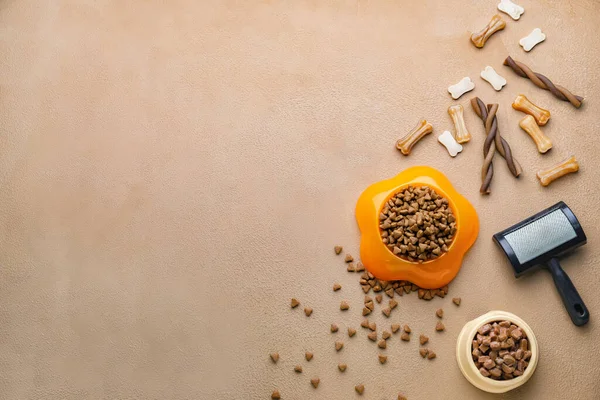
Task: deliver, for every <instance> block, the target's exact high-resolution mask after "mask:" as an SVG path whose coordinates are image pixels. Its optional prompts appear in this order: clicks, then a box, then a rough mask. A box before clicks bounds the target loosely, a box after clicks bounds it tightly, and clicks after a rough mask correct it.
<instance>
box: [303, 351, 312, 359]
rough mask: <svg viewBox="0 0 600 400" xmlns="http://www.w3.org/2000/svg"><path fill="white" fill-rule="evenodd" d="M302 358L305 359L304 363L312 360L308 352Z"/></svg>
mask: <svg viewBox="0 0 600 400" xmlns="http://www.w3.org/2000/svg"><path fill="white" fill-rule="evenodd" d="M304 358H306V361H310V360H312V359H313V353H311V352H310V351H307V352H306V353H304Z"/></svg>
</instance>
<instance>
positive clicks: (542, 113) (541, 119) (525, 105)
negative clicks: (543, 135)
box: [512, 94, 550, 126]
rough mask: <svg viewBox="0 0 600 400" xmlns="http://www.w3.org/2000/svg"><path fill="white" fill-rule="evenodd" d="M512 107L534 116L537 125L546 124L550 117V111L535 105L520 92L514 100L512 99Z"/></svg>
mask: <svg viewBox="0 0 600 400" xmlns="http://www.w3.org/2000/svg"><path fill="white" fill-rule="evenodd" d="M512 107H513V108H514V109H515V110H517V111H521V112H524V113H525V114H529V115H531V116H532V117H533V118H535V122H537V124H538V125H539V126H544V125H546V124H547V123H548V120H549V119H550V111H548V110H546V109H543V108H541V107H538V106H536V105H535V104H533V103H532V102H531V101H529V99H528V98H527V97H525V95H522V94H520V95H518V96H517V98H516V99H515V101H513V103H512Z"/></svg>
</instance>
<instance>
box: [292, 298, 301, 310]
mask: <svg viewBox="0 0 600 400" xmlns="http://www.w3.org/2000/svg"><path fill="white" fill-rule="evenodd" d="M299 304H300V302H299V301H298V300H296V298H294V297H292V302H291V306H292V308H296V307H298V305H299Z"/></svg>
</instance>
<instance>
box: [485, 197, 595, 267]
mask: <svg viewBox="0 0 600 400" xmlns="http://www.w3.org/2000/svg"><path fill="white" fill-rule="evenodd" d="M494 240H495V241H496V243H497V244H498V245H499V246H500V248H502V250H503V251H504V253H506V256H507V257H508V259H509V260H510V262H511V264H512V266H513V268H514V271H515V275H516V276H520V275H521V274H523V273H525V272H527V271H529V270H530V269H532V268H533V267H535V266H537V265H541V264H546V263H547V262H548V261H550V260H551V259H552V258H555V257H558V256H560V255H562V254H564V253H566V252H568V251H571V250H573V249H575V248H576V247H579V246H581V245H584V244H585V243H586V241H587V238H586V236H585V233H584V232H583V228H582V227H581V224H580V223H579V221H578V220H577V217H575V214H573V211H571V209H570V208H569V207H568V206H567V205H566V204H565V203H563V202H562V201H561V202H559V203H557V204H555V205H553V206H552V207H549V208H547V209H545V210H544V211H542V212H540V213H537V214H536V215H534V216H532V217H530V218H527V219H526V220H524V221H522V222H519V223H518V224H516V225H513V226H511V227H510V228H508V229H505V230H503V231H502V232H499V233H496V234H495V235H494Z"/></svg>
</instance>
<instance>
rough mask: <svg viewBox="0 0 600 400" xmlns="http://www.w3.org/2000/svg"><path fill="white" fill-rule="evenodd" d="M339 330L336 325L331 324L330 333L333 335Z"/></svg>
mask: <svg viewBox="0 0 600 400" xmlns="http://www.w3.org/2000/svg"><path fill="white" fill-rule="evenodd" d="M338 330H339V328H338V326H337V325H336V324H331V333H335V332H337V331H338Z"/></svg>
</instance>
